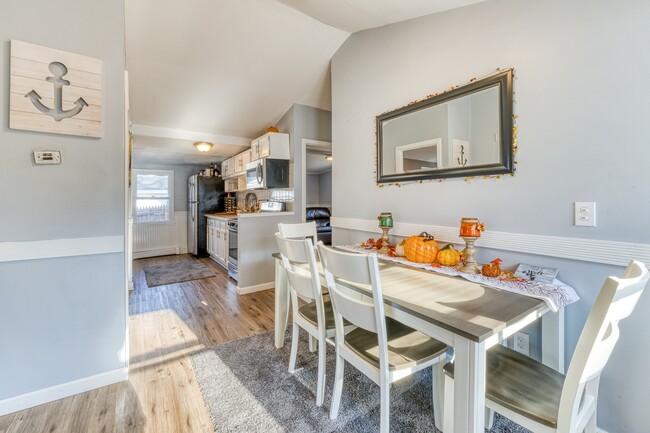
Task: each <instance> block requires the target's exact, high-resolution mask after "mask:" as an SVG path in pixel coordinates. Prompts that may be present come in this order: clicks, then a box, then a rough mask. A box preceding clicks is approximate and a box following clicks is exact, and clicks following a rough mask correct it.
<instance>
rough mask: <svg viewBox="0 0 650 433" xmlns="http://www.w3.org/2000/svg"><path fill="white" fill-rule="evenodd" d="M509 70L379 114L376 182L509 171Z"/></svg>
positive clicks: (510, 94)
mask: <svg viewBox="0 0 650 433" xmlns="http://www.w3.org/2000/svg"><path fill="white" fill-rule="evenodd" d="M512 114H513V113H512V70H511V69H508V70H506V71H502V72H499V73H497V74H495V75H492V76H490V77H487V78H483V79H481V80H476V81H473V82H471V83H469V84H467V85H465V86H461V87H457V88H455V89H453V90H450V91H449V92H445V93H442V94H440V95H436V96H432V97H430V98H427V99H425V100H423V101H419V102H417V103H414V104H411V105H407V106H405V107H402V108H399V109H397V110H394V111H391V112H389V113H385V114H382V115H380V116H377V183H387V182H408V181H414V180H422V179H439V178H446V177H467V176H484V175H496V174H506V173H512V172H513V170H514V157H513V144H512V125H513V123H512Z"/></svg>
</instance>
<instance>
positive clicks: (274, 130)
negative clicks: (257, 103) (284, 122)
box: [266, 126, 280, 132]
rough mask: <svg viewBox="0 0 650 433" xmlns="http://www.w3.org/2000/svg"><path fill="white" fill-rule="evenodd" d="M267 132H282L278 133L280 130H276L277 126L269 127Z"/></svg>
mask: <svg viewBox="0 0 650 433" xmlns="http://www.w3.org/2000/svg"><path fill="white" fill-rule="evenodd" d="M266 132H280V131H278V128H276V127H275V126H269V127H268V128H266Z"/></svg>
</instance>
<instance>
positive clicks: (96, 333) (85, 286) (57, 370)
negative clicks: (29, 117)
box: [0, 0, 127, 400]
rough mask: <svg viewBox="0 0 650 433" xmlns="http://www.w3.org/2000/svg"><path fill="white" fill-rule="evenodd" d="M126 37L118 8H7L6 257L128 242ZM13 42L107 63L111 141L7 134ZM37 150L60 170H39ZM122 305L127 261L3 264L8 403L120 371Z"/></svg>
mask: <svg viewBox="0 0 650 433" xmlns="http://www.w3.org/2000/svg"><path fill="white" fill-rule="evenodd" d="M123 34H124V7H123V4H122V3H121V2H87V1H83V0H61V1H57V2H43V1H35V0H24V1H12V2H4V3H3V5H2V14H0V41H1V45H0V71H2V74H1V75H2V77H3V79H2V90H3V91H2V93H1V94H2V99H1V103H0V119H2V129H1V130H0V143H2V152H3V153H2V158H0V201H1V203H2V204H1V205H0V221H1V222H2V223H1V224H0V249H2V248H3V243H5V242H26V241H39V240H46V239H63V238H75V239H76V238H93V237H100V236H124V231H125V230H124V227H125V223H124V139H123V137H124V37H123ZM12 38H13V39H17V40H21V41H25V42H31V43H35V44H39V45H44V46H47V47H52V48H58V49H61V50H65V51H71V52H74V53H79V54H84V55H88V56H92V57H96V58H99V59H101V60H102V61H103V74H104V77H103V86H104V88H103V94H104V97H103V138H101V139H90V138H80V137H72V136H64V135H53V134H45V133H35V132H25V131H13V130H10V129H8V118H9V115H8V113H7V109H8V105H9V101H8V96H7V95H8V94H9V92H8V91H9V79H8V75H9V40H10V39H12ZM64 91H65V90H64ZM36 149H38V150H51V149H55V150H60V151H61V152H62V160H63V163H62V164H61V165H58V166H35V165H34V163H33V162H32V159H33V157H32V151H33V150H36ZM80 242H83V240H80ZM7 247H8V248H11V246H10V245H8V244H7ZM125 296H126V289H125V266H124V254H123V253H112V254H98V255H88V256H79V257H61V258H56V259H41V260H23V261H14V262H5V263H0V342H2V343H1V345H2V347H3V355H2V356H0V371H2V374H1V375H0V400H2V399H6V398H8V397H12V396H16V395H20V394H24V393H28V392H33V391H37V390H40V389H43V388H47V387H51V386H56V385H59V384H63V383H66V382H70V381H74V380H79V379H83V378H87V377H89V376H94V375H98V374H102V373H107V372H111V371H115V370H119V369H121V368H124V367H125V366H126V364H125V359H124V355H125V352H124V349H125V342H126V339H125V337H126V314H127V312H126V308H125V305H126V300H125Z"/></svg>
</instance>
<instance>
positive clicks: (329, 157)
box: [325, 155, 333, 161]
mask: <svg viewBox="0 0 650 433" xmlns="http://www.w3.org/2000/svg"><path fill="white" fill-rule="evenodd" d="M325 159H326V160H328V161H331V160H332V159H333V158H332V155H327V156H326V157H325Z"/></svg>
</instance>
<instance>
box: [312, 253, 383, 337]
mask: <svg viewBox="0 0 650 433" xmlns="http://www.w3.org/2000/svg"><path fill="white" fill-rule="evenodd" d="M318 253H319V255H320V258H321V263H322V265H323V271H324V273H325V280H326V281H327V287H328V288H329V292H330V297H331V298H332V304H333V305H334V309H335V310H336V312H337V314H340V315H341V316H343V317H344V318H345V319H347V320H348V321H349V322H350V323H352V324H354V325H356V326H358V327H360V328H363V329H366V330H368V331H371V332H375V333H377V334H378V338H379V339H380V340H383V341H384V344H385V341H386V322H385V319H384V302H383V297H382V293H381V285H380V282H379V266H378V264H377V255H376V254H370V255H368V254H356V253H346V252H342V251H337V250H334V249H332V248H328V247H326V246H325V245H323V243H322V242H319V243H318ZM350 284H353V285H358V286H370V287H371V290H372V298H373V302H372V303H370V302H366V301H363V300H362V299H358V298H354V297H352V296H350V295H349V293H350V292H349V291H348V290H345V289H344V288H343V287H344V286H346V285H350ZM349 290H352V289H349ZM380 345H381V341H380Z"/></svg>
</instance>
